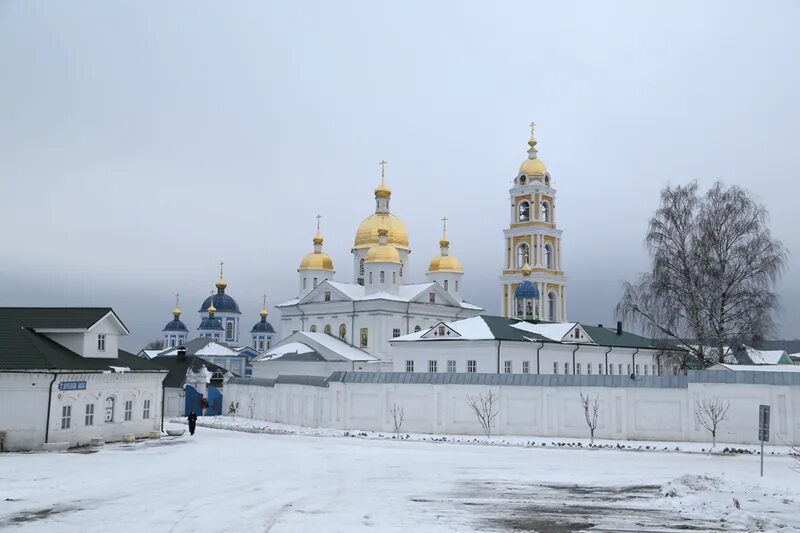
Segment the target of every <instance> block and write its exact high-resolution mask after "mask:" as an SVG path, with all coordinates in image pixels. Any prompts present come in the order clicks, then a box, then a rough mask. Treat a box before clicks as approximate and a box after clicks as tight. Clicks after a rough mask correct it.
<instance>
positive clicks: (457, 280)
mask: <svg viewBox="0 0 800 533" xmlns="http://www.w3.org/2000/svg"><path fill="white" fill-rule="evenodd" d="M456 292H458V280H456Z"/></svg>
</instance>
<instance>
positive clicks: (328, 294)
mask: <svg viewBox="0 0 800 533" xmlns="http://www.w3.org/2000/svg"><path fill="white" fill-rule="evenodd" d="M325 301H326V302H330V301H331V291H325Z"/></svg>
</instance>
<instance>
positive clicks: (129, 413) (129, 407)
mask: <svg viewBox="0 0 800 533" xmlns="http://www.w3.org/2000/svg"><path fill="white" fill-rule="evenodd" d="M132 419H133V400H125V422H130V421H131V420H132Z"/></svg>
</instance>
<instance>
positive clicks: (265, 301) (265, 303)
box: [264, 294, 267, 308]
mask: <svg viewBox="0 0 800 533" xmlns="http://www.w3.org/2000/svg"><path fill="white" fill-rule="evenodd" d="M264 307H265V308H266V307H267V295H266V294H265V295H264Z"/></svg>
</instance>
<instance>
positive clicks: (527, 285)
mask: <svg viewBox="0 0 800 533" xmlns="http://www.w3.org/2000/svg"><path fill="white" fill-rule="evenodd" d="M514 298H520V299H527V298H533V299H539V289H537V288H536V285H534V284H533V283H531V282H530V281H528V280H525V281H523V282H522V283H520V284H519V285H518V286H517V289H516V290H515V291H514Z"/></svg>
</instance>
